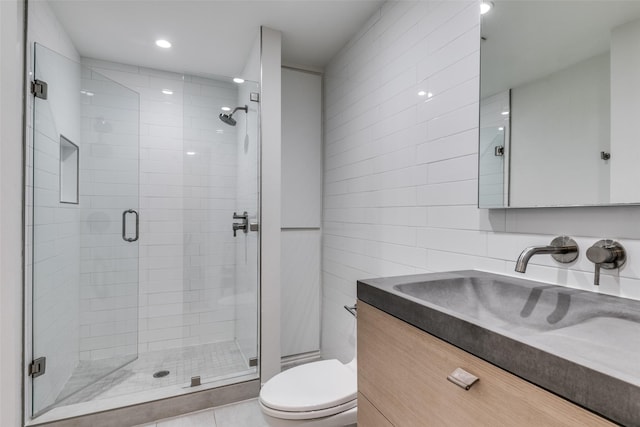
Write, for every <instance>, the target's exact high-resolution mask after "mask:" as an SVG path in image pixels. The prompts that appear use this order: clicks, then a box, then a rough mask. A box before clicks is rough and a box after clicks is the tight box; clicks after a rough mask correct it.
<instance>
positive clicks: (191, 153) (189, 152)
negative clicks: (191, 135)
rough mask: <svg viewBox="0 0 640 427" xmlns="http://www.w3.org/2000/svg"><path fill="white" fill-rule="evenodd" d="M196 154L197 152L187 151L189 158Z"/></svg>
mask: <svg viewBox="0 0 640 427" xmlns="http://www.w3.org/2000/svg"><path fill="white" fill-rule="evenodd" d="M195 155H196V152H195V151H187V156H195Z"/></svg>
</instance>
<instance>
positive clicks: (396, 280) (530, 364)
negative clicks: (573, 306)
mask: <svg viewBox="0 0 640 427" xmlns="http://www.w3.org/2000/svg"><path fill="white" fill-rule="evenodd" d="M470 276H473V277H476V278H479V279H481V280H482V279H484V280H496V281H501V282H502V283H504V282H511V283H514V284H515V285H516V286H522V287H528V288H529V289H533V288H536V289H544V290H549V289H551V290H552V291H557V292H559V293H560V294H563V295H564V296H567V295H570V296H571V297H573V298H574V301H575V300H576V299H578V300H579V299H580V298H582V299H587V300H593V301H591V302H592V303H593V302H594V301H595V302H596V303H598V304H599V305H609V306H610V305H611V304H614V305H615V304H621V306H624V309H625V311H627V312H629V311H630V312H632V313H638V314H640V301H635V300H629V299H623V298H618V297H613V296H609V295H603V294H597V293H593V292H588V291H581V290H578V289H572V288H567V287H563V286H557V287H556V286H554V285H549V284H545V283H541V282H535V281H531V280H525V279H520V278H515V277H510V276H503V275H498V274H493V273H485V272H481V271H475V270H469V271H455V272H447V273H430V274H420V275H412V276H397V277H388V278H377V279H366V280H359V281H358V299H360V300H362V301H363V302H365V303H367V304H369V305H372V306H373V307H376V308H378V309H380V310H382V311H384V312H386V313H389V314H391V315H393V316H395V317H397V318H399V319H401V320H403V321H405V322H407V323H409V324H411V325H413V326H415V327H417V328H420V329H422V330H424V331H426V332H428V333H430V334H432V335H434V336H436V337H438V338H441V339H443V340H444V341H447V342H449V343H451V344H453V345H455V346H457V347H459V348H461V349H463V350H465V351H467V352H469V353H471V354H473V355H475V356H477V357H479V358H481V359H484V360H486V361H488V362H490V363H492V364H494V365H496V366H499V367H500V368H502V369H505V370H506V371H509V372H511V373H513V374H515V375H517V376H519V377H521V378H524V379H526V380H528V381H530V382H532V383H534V384H536V385H538V386H540V387H542V388H545V389H547V390H549V391H551V392H553V393H555V394H558V395H560V396H562V397H564V398H566V399H568V400H570V401H572V402H574V403H576V404H578V405H580V406H583V407H585V408H588V409H590V410H592V411H594V412H596V413H598V414H600V415H602V416H604V417H606V418H608V419H610V420H612V421H615V422H617V423H620V424H622V425H627V426H639V427H640V353H639V352H636V350H637V349H638V346H639V343H640V323H638V324H637V326H638V327H637V328H636V324H635V323H633V322H630V321H628V322H625V321H624V319H623V320H620V322H623V323H621V325H622V326H619V325H618V324H617V323H615V322H616V320H617V319H613V320H610V319H611V318H610V317H598V318H595V320H587V321H583V322H581V323H578V324H575V325H571V326H569V327H567V326H563V327H561V328H558V329H557V330H552V331H534V332H532V331H531V330H526V329H523V328H522V327H519V326H518V325H511V324H510V322H508V321H504V322H497V321H495V319H493V318H490V319H489V320H487V319H480V318H478V319H474V317H473V315H467V314H465V313H464V312H456V311H455V310H452V309H451V308H450V307H444V306H440V305H437V303H431V302H429V301H425V300H424V299H421V298H418V297H416V296H412V295H410V294H407V293H406V292H403V291H401V290H400V289H402V286H405V285H407V284H412V283H420V282H427V281H439V280H451V279H460V278H465V277H470ZM399 288H400V289H399ZM467 297H468V296H467ZM525 303H526V301H523V304H525ZM609 321H611V322H614V323H608V322H609ZM616 334H618V336H616ZM631 334H633V335H631ZM574 337H575V340H572V339H573V338H574ZM615 344H618V345H616V347H611V346H612V345H615Z"/></svg>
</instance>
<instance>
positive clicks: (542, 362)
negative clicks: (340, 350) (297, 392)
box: [358, 271, 640, 426]
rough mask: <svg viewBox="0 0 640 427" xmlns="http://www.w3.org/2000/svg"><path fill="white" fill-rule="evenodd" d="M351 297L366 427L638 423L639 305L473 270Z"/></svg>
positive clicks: (363, 284) (377, 284) (408, 280)
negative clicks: (355, 303) (355, 309)
mask: <svg viewBox="0 0 640 427" xmlns="http://www.w3.org/2000/svg"><path fill="white" fill-rule="evenodd" d="M358 300H359V301H358V390H359V395H358V407H359V409H358V421H359V423H361V424H362V425H365V426H413V425H416V426H417V425H420V426H425V425H434V426H446V425H450V426H462V425H469V426H542V425H544V426H549V425H565V426H578V425H579V426H608V425H617V424H621V425H626V426H640V338H639V337H638V335H639V334H638V330H640V301H634V300H627V299H623V298H617V297H612V296H608V295H602V294H597V293H593V292H586V291H581V290H577V289H570V288H566V287H562V286H554V285H550V284H545V283H540V282H535V281H530V280H523V279H519V278H514V277H507V276H502V275H497V274H492V273H485V272H480V271H459V272H449V273H434V274H423V275H415V276H400V277H391V278H380V279H370V280H361V281H358ZM458 368H460V369H461V371H460V370H458ZM456 370H458V371H457V372H456ZM466 375H469V376H466ZM474 377H475V378H477V381H475V382H473V379H474Z"/></svg>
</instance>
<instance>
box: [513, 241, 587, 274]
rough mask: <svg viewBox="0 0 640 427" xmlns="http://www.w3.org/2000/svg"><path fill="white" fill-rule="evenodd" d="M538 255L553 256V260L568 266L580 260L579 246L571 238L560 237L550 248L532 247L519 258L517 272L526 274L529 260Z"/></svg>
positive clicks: (552, 242)
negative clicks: (577, 259)
mask: <svg viewBox="0 0 640 427" xmlns="http://www.w3.org/2000/svg"><path fill="white" fill-rule="evenodd" d="M536 254H551V256H552V257H553V259H555V260H556V261H558V262H562V263H565V264H566V263H569V262H571V261H573V260H575V259H576V258H578V245H577V244H576V242H575V240H573V239H572V238H571V237H568V236H559V237H556V238H555V239H553V240H552V241H551V243H550V244H549V246H530V247H528V248H526V249H525V250H524V251H522V253H521V254H520V256H519V257H518V261H517V262H516V271H517V272H518V273H524V272H525V271H526V270H527V265H528V264H529V260H530V259H531V257H532V256H534V255H536Z"/></svg>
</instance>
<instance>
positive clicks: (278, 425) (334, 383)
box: [259, 359, 358, 427]
mask: <svg viewBox="0 0 640 427" xmlns="http://www.w3.org/2000/svg"><path fill="white" fill-rule="evenodd" d="M356 372H357V368H356V360H355V359H353V360H352V361H351V362H349V363H348V364H346V365H345V364H343V363H341V362H340V361H338V360H336V359H331V360H321V361H319V362H313V363H308V364H306V365H301V366H296V367H295V368H291V369H289V370H287V371H284V372H281V373H279V374H278V375H276V376H274V377H273V378H271V379H270V380H269V381H267V382H266V383H265V384H264V386H263V387H262V390H260V398H259V402H260V408H261V409H262V412H263V414H264V418H265V420H266V422H267V424H269V426H272V427H293V426H304V427H343V426H347V425H350V424H355V423H356V421H357V411H358V408H357V395H358V380H357V376H356Z"/></svg>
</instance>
